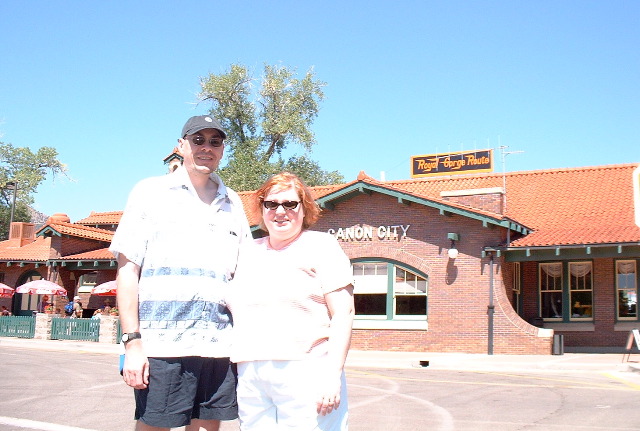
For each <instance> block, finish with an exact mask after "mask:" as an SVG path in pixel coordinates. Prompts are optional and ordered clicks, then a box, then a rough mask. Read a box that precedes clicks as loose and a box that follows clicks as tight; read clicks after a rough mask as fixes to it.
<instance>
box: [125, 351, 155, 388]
mask: <svg viewBox="0 0 640 431" xmlns="http://www.w3.org/2000/svg"><path fill="white" fill-rule="evenodd" d="M127 344H128V346H127V348H126V349H127V350H126V352H125V356H124V368H123V369H122V378H123V379H124V382H125V383H126V384H127V385H129V386H131V387H132V388H134V389H146V388H147V387H148V386H149V360H148V359H147V357H146V356H145V354H144V352H143V349H142V340H131V341H129V342H128V343H127Z"/></svg>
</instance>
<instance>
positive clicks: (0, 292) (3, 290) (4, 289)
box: [0, 283, 15, 298]
mask: <svg viewBox="0 0 640 431" xmlns="http://www.w3.org/2000/svg"><path fill="white" fill-rule="evenodd" d="M14 291H15V289H14V288H13V287H9V286H7V285H6V284H2V283H0V298H11V297H12V296H13V293H14Z"/></svg>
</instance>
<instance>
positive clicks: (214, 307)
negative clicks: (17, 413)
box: [109, 167, 250, 357]
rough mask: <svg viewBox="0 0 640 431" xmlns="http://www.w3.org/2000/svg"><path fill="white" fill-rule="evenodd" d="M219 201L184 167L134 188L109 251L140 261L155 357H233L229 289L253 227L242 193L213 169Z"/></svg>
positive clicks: (146, 327)
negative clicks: (200, 189) (206, 195)
mask: <svg viewBox="0 0 640 431" xmlns="http://www.w3.org/2000/svg"><path fill="white" fill-rule="evenodd" d="M211 180H212V181H214V182H216V183H217V184H218V193H217V195H216V197H215V199H214V201H213V203H211V205H207V204H205V203H204V202H202V201H201V200H200V198H199V197H198V196H197V194H196V192H195V189H194V187H193V185H192V184H191V181H190V179H189V176H188V174H187V171H186V169H185V168H184V167H180V168H178V169H177V170H176V171H175V172H173V173H172V174H168V175H165V176H162V177H153V178H148V179H145V180H142V181H141V182H139V183H138V184H137V185H136V186H135V187H134V188H133V190H132V191H131V193H130V195H129V200H128V203H127V206H126V208H125V211H124V214H123V216H122V219H121V221H120V224H119V225H118V229H117V231H116V233H115V235H114V237H113V240H112V242H111V247H110V248H109V250H110V251H111V252H112V253H113V254H114V255H116V257H117V255H118V254H120V253H122V254H124V255H125V256H126V257H127V259H129V260H130V261H132V262H133V263H135V264H137V265H139V266H140V281H139V290H138V301H139V320H140V332H141V333H142V340H143V346H144V350H145V353H146V355H147V356H149V357H177V356H202V357H227V356H229V353H230V351H229V348H230V342H231V340H230V337H231V326H232V325H231V315H230V313H229V310H228V309H227V308H226V306H225V304H224V291H225V288H226V286H227V284H228V283H229V281H230V280H231V278H232V277H233V274H234V272H235V270H236V264H237V259H238V252H239V248H240V245H241V244H242V242H244V241H249V240H250V230H249V224H248V222H247V218H246V216H245V214H244V210H243V207H242V202H241V201H240V198H239V197H238V195H237V194H236V193H235V192H234V191H233V190H231V189H229V188H227V187H225V185H224V184H223V182H222V180H221V179H220V177H219V176H218V175H216V174H211Z"/></svg>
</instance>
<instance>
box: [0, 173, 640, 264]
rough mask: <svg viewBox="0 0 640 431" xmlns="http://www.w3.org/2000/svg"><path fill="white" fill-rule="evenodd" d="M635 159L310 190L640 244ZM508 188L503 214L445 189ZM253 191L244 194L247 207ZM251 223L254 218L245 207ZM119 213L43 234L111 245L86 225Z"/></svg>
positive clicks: (3, 248) (113, 220)
mask: <svg viewBox="0 0 640 431" xmlns="http://www.w3.org/2000/svg"><path fill="white" fill-rule="evenodd" d="M637 167H638V164H637V163H632V164H624V165H609V166H595V167H584V168H566V169H549V170H537V171H525V172H509V173H506V174H504V175H503V174H500V173H490V174H476V175H460V176H450V177H433V178H420V179H410V180H401V181H378V180H376V179H374V178H372V177H369V176H367V175H366V174H365V173H364V172H361V173H360V174H359V175H358V179H357V180H354V181H351V182H349V183H345V184H336V185H331V186H319V187H312V188H311V191H312V193H313V196H314V198H316V199H319V198H322V197H324V196H327V195H329V194H331V193H333V192H336V191H339V190H341V189H345V188H348V187H349V186H351V185H353V184H355V183H357V182H362V183H364V184H369V185H372V186H376V187H383V188H386V189H387V190H389V191H395V192H401V193H406V194H408V195H411V196H414V197H418V198H422V199H427V200H430V201H432V202H434V203H439V204H446V205H449V206H452V207H455V208H462V209H466V210H468V211H471V212H474V213H477V214H480V215H484V216H487V217H491V218H497V219H509V220H513V221H515V222H516V223H519V224H521V225H523V226H525V227H527V228H529V229H532V230H533V232H531V233H529V234H528V235H526V236H524V237H522V238H518V239H516V240H514V241H512V243H511V245H510V246H511V247H538V246H563V245H564V246H571V245H597V244H625V243H634V244H638V243H640V227H638V226H637V225H636V224H635V214H634V197H633V183H632V172H633V171H634V169H636V168H637ZM503 186H506V208H505V210H504V214H497V213H495V212H491V211H487V210H484V209H479V208H472V207H469V206H465V205H463V204H461V203H460V201H456V202H453V201H450V200H448V198H447V197H446V196H445V197H443V195H442V193H443V192H454V191H461V190H478V189H501V188H502V187H503ZM252 193H253V192H241V193H239V195H240V198H241V199H242V202H243V205H244V207H245V210H248V209H249V201H250V197H251V194H252ZM247 213H248V214H249V218H250V220H249V221H250V223H251V224H252V225H255V224H257V219H256V217H253V216H252V215H251V214H250V213H249V211H247ZM121 217H122V211H112V212H102V213H97V212H92V213H91V214H90V215H89V217H87V218H84V219H82V220H80V221H78V222H77V223H69V222H68V221H67V220H68V219H64V218H61V217H51V218H50V219H49V220H48V221H47V224H45V226H43V227H42V228H41V229H40V231H39V232H40V233H42V232H43V231H46V230H54V231H55V232H57V233H59V234H61V235H64V236H67V235H68V236H73V237H79V238H85V239H89V240H95V241H96V246H97V247H99V246H100V243H104V242H110V241H111V239H112V238H113V234H114V232H113V231H110V230H105V229H99V228H95V227H90V226H87V225H107V224H117V223H118V222H119V221H120V218H121ZM12 244H15V243H11V242H9V241H2V242H0V260H4V261H8V260H24V261H46V260H48V259H49V258H50V254H51V249H50V247H51V238H48V237H43V236H39V237H37V238H36V240H35V241H34V242H32V243H29V244H27V245H24V246H23V247H19V248H18V247H15V246H14V245H12ZM112 258H113V255H112V254H111V253H110V252H109V251H108V249H107V248H104V247H100V248H99V249H97V250H94V251H90V252H85V253H80V254H76V255H70V256H63V257H61V258H60V259H69V260H92V259H93V260H103V259H112Z"/></svg>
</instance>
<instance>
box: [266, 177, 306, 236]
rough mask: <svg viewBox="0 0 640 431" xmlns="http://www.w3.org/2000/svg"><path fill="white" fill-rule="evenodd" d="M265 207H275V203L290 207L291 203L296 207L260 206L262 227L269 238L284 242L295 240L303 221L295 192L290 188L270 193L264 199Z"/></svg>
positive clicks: (299, 200)
mask: <svg viewBox="0 0 640 431" xmlns="http://www.w3.org/2000/svg"><path fill="white" fill-rule="evenodd" d="M264 202H266V205H271V206H275V205H276V203H278V204H281V203H283V202H284V203H288V202H290V204H289V205H290V206H292V205H293V202H298V205H297V206H296V207H295V208H293V209H287V208H285V207H284V206H283V205H278V206H277V207H276V208H274V209H269V208H265V205H263V206H262V218H263V219H264V225H265V227H266V228H267V230H268V231H269V236H271V237H272V238H274V239H278V240H281V241H286V240H288V239H293V238H295V237H296V236H297V235H298V234H300V232H301V231H302V222H303V221H304V209H303V208H302V202H301V199H300V197H299V196H298V193H297V192H296V190H295V189H294V188H293V187H291V188H288V189H285V190H280V191H277V192H273V191H270V192H269V193H268V194H267V196H265V198H264Z"/></svg>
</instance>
